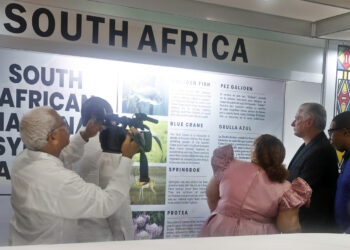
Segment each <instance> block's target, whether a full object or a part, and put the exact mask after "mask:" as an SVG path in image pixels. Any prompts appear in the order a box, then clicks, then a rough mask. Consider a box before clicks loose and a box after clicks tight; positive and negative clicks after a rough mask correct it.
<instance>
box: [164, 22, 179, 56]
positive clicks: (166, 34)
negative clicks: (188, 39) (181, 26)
mask: <svg viewBox="0 0 350 250" xmlns="http://www.w3.org/2000/svg"><path fill="white" fill-rule="evenodd" d="M177 32H178V30H177V29H170V28H163V32H162V52H163V53H167V52H168V46H167V45H168V44H175V39H169V38H168V34H169V33H170V34H177Z"/></svg>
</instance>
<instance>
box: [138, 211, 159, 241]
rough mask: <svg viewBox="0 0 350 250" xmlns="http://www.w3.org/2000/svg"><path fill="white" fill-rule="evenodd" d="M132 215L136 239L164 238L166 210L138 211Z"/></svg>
mask: <svg viewBox="0 0 350 250" xmlns="http://www.w3.org/2000/svg"><path fill="white" fill-rule="evenodd" d="M132 217H133V222H134V230H135V231H134V239H135V240H150V239H163V238H164V211H147V212H145V211H137V212H132Z"/></svg>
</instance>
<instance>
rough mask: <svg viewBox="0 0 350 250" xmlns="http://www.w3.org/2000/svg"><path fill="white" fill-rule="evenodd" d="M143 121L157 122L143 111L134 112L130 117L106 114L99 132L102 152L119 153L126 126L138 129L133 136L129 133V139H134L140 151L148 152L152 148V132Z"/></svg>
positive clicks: (126, 132)
mask: <svg viewBox="0 0 350 250" xmlns="http://www.w3.org/2000/svg"><path fill="white" fill-rule="evenodd" d="M144 121H150V122H153V123H158V120H156V119H153V118H150V117H148V116H147V115H146V114H143V113H136V114H134V115H133V117H132V118H129V117H126V116H122V117H119V116H118V115H115V114H111V115H106V116H105V119H104V120H103V122H102V124H103V125H104V126H105V128H104V129H103V130H102V131H101V132H100V143H101V148H102V150H103V152H109V153H121V147H122V144H123V142H124V141H125V138H126V135H127V134H128V130H127V129H126V127H127V126H129V127H134V128H136V129H138V131H139V133H138V134H136V135H135V136H134V135H132V134H130V133H129V135H130V136H131V139H133V140H135V141H136V142H137V143H138V144H139V146H140V151H143V152H150V151H151V149H152V133H151V131H150V130H149V128H148V127H147V126H146V125H144V124H143V122H144Z"/></svg>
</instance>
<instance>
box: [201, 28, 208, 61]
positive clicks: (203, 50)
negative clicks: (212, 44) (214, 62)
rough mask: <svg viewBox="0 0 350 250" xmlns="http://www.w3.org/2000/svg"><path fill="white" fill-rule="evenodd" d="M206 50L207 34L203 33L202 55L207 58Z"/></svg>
mask: <svg viewBox="0 0 350 250" xmlns="http://www.w3.org/2000/svg"><path fill="white" fill-rule="evenodd" d="M207 51H208V34H207V33H203V44H202V57H203V58H207Z"/></svg>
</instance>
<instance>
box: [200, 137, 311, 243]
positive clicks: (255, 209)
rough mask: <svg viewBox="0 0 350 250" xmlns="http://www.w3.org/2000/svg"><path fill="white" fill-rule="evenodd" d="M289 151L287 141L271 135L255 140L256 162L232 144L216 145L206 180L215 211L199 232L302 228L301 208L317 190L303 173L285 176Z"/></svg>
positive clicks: (265, 231)
mask: <svg viewBox="0 0 350 250" xmlns="http://www.w3.org/2000/svg"><path fill="white" fill-rule="evenodd" d="M284 156H285V149H284V146H283V144H282V142H281V141H280V140H278V139H277V138H276V137H274V136H272V135H262V136H260V137H258V138H257V139H256V140H255V141H254V144H253V150H252V156H251V163H250V162H244V161H239V160H236V159H234V157H233V149H232V145H227V146H224V147H221V148H218V149H216V150H215V151H214V154H213V157H212V167H213V172H214V176H213V177H212V179H211V180H210V182H209V184H208V186H207V198H208V205H209V208H210V211H211V215H210V216H209V218H208V219H207V220H206V222H205V224H204V225H203V227H202V229H201V231H200V233H199V236H201V237H209V236H230V235H231V236H232V235H251V234H276V233H280V232H284V233H291V232H300V231H301V228H300V224H299V216H298V212H299V208H300V207H301V206H303V205H305V204H307V203H308V202H309V201H310V197H311V193H312V191H311V188H310V186H309V185H308V184H307V183H306V182H305V181H304V180H303V179H301V178H298V179H296V180H295V181H293V183H290V182H288V181H287V180H286V179H287V175H288V171H287V170H286V168H285V167H284V166H283V165H282V162H283V160H284Z"/></svg>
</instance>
